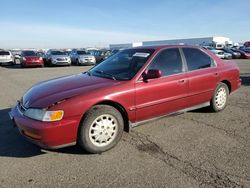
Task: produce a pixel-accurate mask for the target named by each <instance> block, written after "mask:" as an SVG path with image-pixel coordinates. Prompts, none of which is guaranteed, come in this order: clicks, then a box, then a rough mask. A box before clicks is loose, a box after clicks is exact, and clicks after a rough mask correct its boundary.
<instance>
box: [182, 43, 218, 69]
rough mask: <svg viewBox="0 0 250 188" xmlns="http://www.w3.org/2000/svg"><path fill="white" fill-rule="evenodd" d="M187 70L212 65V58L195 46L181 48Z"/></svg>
mask: <svg viewBox="0 0 250 188" xmlns="http://www.w3.org/2000/svg"><path fill="white" fill-rule="evenodd" d="M182 50H183V53H184V55H185V58H186V61H187V66H188V70H189V71H192V70H197V69H203V68H208V67H212V66H214V60H213V59H212V58H210V57H209V56H208V55H207V54H205V53H204V52H202V51H201V50H199V49H196V48H182Z"/></svg>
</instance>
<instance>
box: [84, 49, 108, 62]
mask: <svg viewBox="0 0 250 188" xmlns="http://www.w3.org/2000/svg"><path fill="white" fill-rule="evenodd" d="M87 52H88V53H90V54H91V55H93V56H94V57H95V59H96V64H99V63H101V62H102V61H103V60H104V58H105V56H104V55H103V54H102V52H101V51H100V50H97V49H87Z"/></svg>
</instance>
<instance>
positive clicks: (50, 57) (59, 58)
mask: <svg viewBox="0 0 250 188" xmlns="http://www.w3.org/2000/svg"><path fill="white" fill-rule="evenodd" d="M45 65H47V66H56V65H67V66H70V65H71V59H70V57H69V55H68V54H67V52H65V51H61V50H48V51H47V53H46V56H45Z"/></svg>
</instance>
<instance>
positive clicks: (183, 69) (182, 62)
mask: <svg viewBox="0 0 250 188" xmlns="http://www.w3.org/2000/svg"><path fill="white" fill-rule="evenodd" d="M169 49H177V50H178V51H179V53H180V57H181V65H182V72H179V73H176V74H171V75H165V76H162V77H160V79H161V78H166V77H170V76H174V75H178V74H183V73H185V72H186V68H185V66H186V65H185V63H184V61H183V60H184V59H183V57H182V52H181V50H180V48H179V47H171V48H169V47H168V48H163V49H161V50H160V51H159V52H158V53H157V54H156V55H155V57H154V58H153V59H152V60H151V61H150V63H149V64H148V65H147V67H146V68H145V69H144V71H146V70H148V68H149V66H150V65H151V64H152V63H153V62H154V60H155V59H156V58H157V57H158V56H159V55H160V53H161V52H163V51H164V50H169Z"/></svg>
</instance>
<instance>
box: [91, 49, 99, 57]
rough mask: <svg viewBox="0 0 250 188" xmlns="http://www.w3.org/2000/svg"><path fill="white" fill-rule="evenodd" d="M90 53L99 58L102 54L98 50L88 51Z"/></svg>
mask: <svg viewBox="0 0 250 188" xmlns="http://www.w3.org/2000/svg"><path fill="white" fill-rule="evenodd" d="M88 53H90V54H91V55H93V56H99V55H100V53H101V52H100V51H98V50H88Z"/></svg>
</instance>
